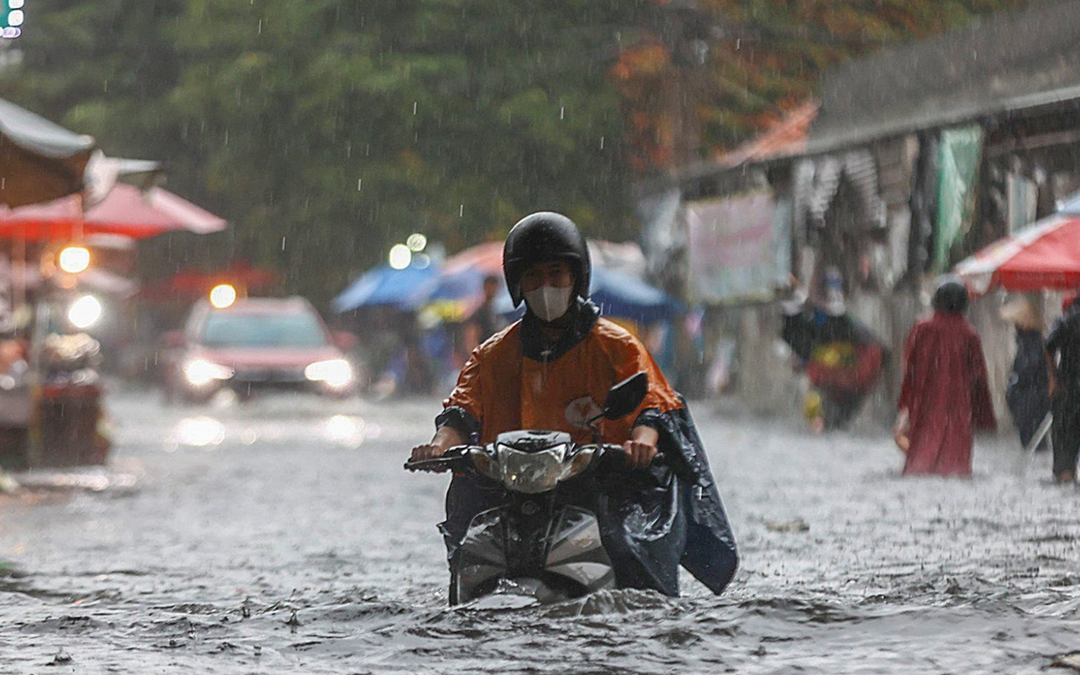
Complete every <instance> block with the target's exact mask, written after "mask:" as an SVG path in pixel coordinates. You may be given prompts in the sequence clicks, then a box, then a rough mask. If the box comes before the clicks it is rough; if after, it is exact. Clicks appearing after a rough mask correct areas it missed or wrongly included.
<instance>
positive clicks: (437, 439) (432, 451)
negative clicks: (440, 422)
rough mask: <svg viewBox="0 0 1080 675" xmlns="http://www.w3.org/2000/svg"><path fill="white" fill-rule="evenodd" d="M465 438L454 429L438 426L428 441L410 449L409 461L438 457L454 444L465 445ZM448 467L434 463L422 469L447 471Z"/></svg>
mask: <svg viewBox="0 0 1080 675" xmlns="http://www.w3.org/2000/svg"><path fill="white" fill-rule="evenodd" d="M465 440H466V439H465V437H464V436H462V434H461V432H459V431H457V430H456V429H452V428H450V427H440V428H439V430H438V431H436V432H435V436H434V437H432V439H431V442H430V443H424V444H423V445H418V446H416V447H415V448H413V449H412V452H411V453H410V454H409V461H410V462H419V461H423V460H426V459H438V458H439V457H442V456H443V455H444V454H446V451H447V450H449V449H450V448H452V447H454V446H455V445H465ZM448 468H449V467H447V466H445V465H438V464H435V465H432V466H430V467H425V469H424V470H425V471H437V472H442V471H447V470H448Z"/></svg>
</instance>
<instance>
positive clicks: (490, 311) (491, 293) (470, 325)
mask: <svg viewBox="0 0 1080 675" xmlns="http://www.w3.org/2000/svg"><path fill="white" fill-rule="evenodd" d="M503 287H504V286H503V280H502V279H500V278H499V277H497V276H494V275H491V276H487V277H484V300H483V302H481V303H480V306H479V307H477V308H476V311H475V312H473V313H472V315H471V316H469V318H468V319H467V320H466V322H465V324H466V344H467V347H468V350H467V351H468V352H472V350H473V349H475V348H476V346H477V345H479V344H482V343H483V342H484V341H485V340H487V339H488V338H489V337H491V336H492V335H494V334H495V333H497V332H498V331H499V329H500V328H502V323H503V322H502V321H500V320H499V313H498V312H497V311H496V307H495V296H497V295H498V294H499V289H501V288H503Z"/></svg>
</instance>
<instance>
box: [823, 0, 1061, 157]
mask: <svg viewBox="0 0 1080 675" xmlns="http://www.w3.org/2000/svg"><path fill="white" fill-rule="evenodd" d="M1078 99H1080V2H1076V1H1075V0H1070V1H1068V2H1060V3H1055V4H1051V5H1045V6H1039V7H1036V8H1034V9H1030V10H1028V11H1026V12H1022V13H1015V14H1001V15H996V16H994V17H992V18H990V19H988V20H984V21H981V22H979V23H977V24H975V25H973V26H972V27H970V28H967V29H965V30H961V31H954V32H950V33H946V34H945V35H941V36H939V37H937V38H934V39H932V40H926V41H923V42H918V43H913V44H908V45H903V46H899V47H895V48H892V49H888V50H886V51H885V52H883V53H881V54H879V55H877V56H874V57H871V58H867V59H862V60H859V61H855V62H852V63H850V64H847V65H844V66H841V67H839V68H836V69H835V70H833V71H830V72H829V73H828V74H826V76H825V83H824V88H823V94H822V105H821V112H820V113H819V114H818V117H817V119H816V120H815V121H814V123H813V124H812V125H811V128H810V139H809V142H808V144H807V148H806V151H807V152H808V153H822V152H829V151H832V150H836V149H839V148H843V147H846V146H851V145H854V144H858V143H862V142H866V141H869V140H872V139H876V138H884V137H888V136H895V135H898V134H902V133H906V132H909V131H914V130H918V129H927V128H933V127H939V126H947V125H951V124H958V123H961V122H965V121H969V120H972V119H977V118H978V117H981V116H985V115H988V114H994V113H1000V112H1007V111H1012V110H1022V109H1026V108H1035V107H1039V106H1044V105H1049V104H1054V103H1060V102H1063V101H1070V100H1078Z"/></svg>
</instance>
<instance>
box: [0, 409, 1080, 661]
mask: <svg viewBox="0 0 1080 675" xmlns="http://www.w3.org/2000/svg"><path fill="white" fill-rule="evenodd" d="M793 408H794V406H793ZM110 410H111V412H112V415H113V417H114V419H115V421H116V424H117V429H116V441H117V446H116V449H115V452H114V456H113V460H112V462H111V464H110V467H109V473H107V474H104V475H91V476H89V478H88V477H87V476H83V477H82V482H81V484H82V486H83V489H75V490H71V489H68V490H67V491H65V492H44V491H40V490H35V491H34V493H33V495H32V497H25V496H24V497H21V498H18V499H13V500H12V499H9V500H6V501H5V502H3V503H2V504H0V561H3V563H4V565H3V566H2V567H0V575H3V576H0V626H2V628H0V664H3V665H2V666H0V671H2V672H4V673H9V672H10V673H41V672H49V673H65V672H72V673H162V672H193V673H229V674H232V673H237V674H239V673H270V672H297V673H382V672H403V673H419V672H423V673H480V672H490V673H625V672H634V673H671V672H680V673H717V672H739V673H755V672H756V673H786V672H804V673H835V672H845V673H898V672H911V673H928V672H934V673H970V672H997V673H1024V672H1030V673H1037V672H1044V671H1045V669H1046V668H1047V667H1049V666H1051V664H1052V663H1054V661H1055V659H1057V658H1060V657H1062V656H1063V655H1068V654H1069V653H1071V652H1073V651H1078V650H1080V545H1078V542H1080V492H1078V491H1076V490H1074V489H1071V488H1061V487H1057V486H1054V485H1052V484H1050V483H1049V481H1048V480H1047V479H1048V477H1049V473H1050V471H1049V459H1048V458H1047V457H1045V456H1037V457H1035V458H1034V459H1032V460H1029V459H1028V458H1026V457H1024V456H1023V455H1022V454H1021V452H1020V451H1019V450H1016V449H1014V448H1013V446H1012V444H1011V443H1010V442H1007V440H1004V439H1001V440H999V439H992V438H991V439H987V440H981V441H980V443H979V445H978V446H977V449H976V476H975V477H974V478H973V479H972V480H943V479H901V478H900V477H899V475H898V468H899V466H900V463H901V457H900V454H899V452H898V451H897V450H896V449H895V447H893V446H892V444H891V439H890V438H888V437H887V436H886V435H885V434H882V435H881V436H874V435H862V436H860V435H857V434H856V435H828V436H820V437H814V436H809V435H807V434H805V432H804V431H803V430H802V428H801V427H800V426H799V425H798V424H797V423H796V421H794V420H793V421H792V422H791V423H783V422H780V423H777V422H764V421H760V420H755V419H752V418H748V417H745V416H731V415H726V416H725V415H720V414H718V413H717V412H716V410H715V408H714V407H713V406H712V404H709V403H701V404H698V405H696V406H694V412H695V414H696V416H697V420H698V424H699V426H700V427H701V430H702V432H703V436H704V438H705V440H706V442H707V445H708V447H709V452H710V457H711V460H712V463H713V469H714V472H715V473H716V475H717V478H718V480H719V483H720V485H721V490H722V493H723V496H724V499H725V502H726V506H727V509H728V512H729V516H730V517H731V520H732V523H733V526H734V529H735V533H736V536H737V538H738V540H739V544H740V549H741V556H742V565H741V568H740V571H739V573H738V574H737V576H736V579H735V581H734V583H733V584H732V586H731V587H730V589H729V590H728V591H727V593H725V594H724V595H723V596H721V597H713V596H711V595H710V594H708V593H707V591H705V589H704V588H703V587H702V586H700V585H698V584H697V583H696V582H695V581H694V580H693V579H692V578H691V577H689V576H685V577H684V579H683V590H684V595H683V597H682V598H679V599H669V598H663V597H659V596H657V595H654V594H651V593H641V592H614V593H610V594H601V595H598V596H594V597H592V598H589V599H588V600H586V601H582V602H575V603H569V604H565V605H556V606H551V607H546V608H540V609H524V610H514V611H478V610H470V609H458V610H451V609H449V608H447V607H446V606H445V598H446V588H445V584H446V580H447V579H446V570H445V565H444V561H443V549H442V543H441V540H440V537H439V536H438V534H437V532H436V530H435V523H436V522H437V521H438V520H439V519H440V516H441V498H442V492H443V490H444V487H445V482H446V478H445V477H444V476H441V475H439V476H436V475H429V474H423V475H420V474H408V473H406V472H404V471H403V470H402V469H401V464H402V461H403V459H404V457H405V455H406V452H407V450H408V448H409V447H410V446H411V445H412V444H414V443H416V442H418V441H421V440H425V439H426V438H427V437H428V436H429V434H430V432H431V429H432V426H431V419H432V417H433V415H434V414H435V412H437V410H438V402H437V401H436V400H434V399H431V400H417V401H407V402H394V403H390V402H382V403H374V402H367V401H347V402H334V403H326V402H323V401H320V400H316V399H293V398H269V399H263V400H256V401H253V402H251V403H250V404H247V405H239V406H237V405H225V406H221V407H210V408H195V407H162V406H161V405H160V404H159V403H158V402H157V397H156V395H153V394H149V395H148V394H145V393H139V392H129V393H114V394H113V395H112V397H111V399H110ZM27 480H28V482H31V481H33V480H34V477H32V476H31V477H28V478H27ZM39 480H40V477H39ZM69 482H70V481H69ZM1067 658H1068V657H1066V660H1067Z"/></svg>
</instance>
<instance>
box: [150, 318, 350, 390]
mask: <svg viewBox="0 0 1080 675" xmlns="http://www.w3.org/2000/svg"><path fill="white" fill-rule="evenodd" d="M165 341H166V345H167V347H168V355H167V357H166V366H165V367H166V370H165V376H164V383H163V384H164V387H165V391H166V395H167V396H168V397H169V398H174V399H176V398H179V399H182V400H186V401H195V402H197V401H205V400H207V399H209V398H210V397H211V396H213V395H214V394H215V393H216V392H218V391H220V390H222V389H225V388H230V389H233V390H234V391H236V392H237V393H238V394H239V395H240V396H241V397H244V398H246V397H248V396H250V395H251V394H253V393H254V392H255V391H256V390H261V389H281V390H298V391H311V392H316V393H319V394H323V395H325V396H333V397H341V396H347V395H349V394H351V393H353V392H354V391H355V390H356V379H355V375H354V373H353V367H352V364H351V363H350V362H349V360H348V359H347V358H346V357H345V353H344V351H343V349H348V348H349V346H350V345H351V344H352V343H353V342H355V339H354V338H353V336H352V335H351V334H349V333H331V332H330V330H329V329H327V327H326V324H325V323H323V321H322V319H321V318H320V317H319V314H318V312H316V311H315V308H314V307H312V306H311V303H309V302H308V301H307V300H305V299H303V298H298V297H296V298H280V299H279V298H248V299H242V300H237V301H236V302H235V303H234V304H233V305H232V306H230V307H227V308H224V309H217V308H214V307H212V306H211V305H210V303H209V302H205V301H204V302H200V303H199V304H197V305H195V307H193V308H192V310H191V313H190V314H189V316H188V319H187V322H186V324H185V326H184V330H183V331H182V332H174V333H168V334H166V335H165Z"/></svg>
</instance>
